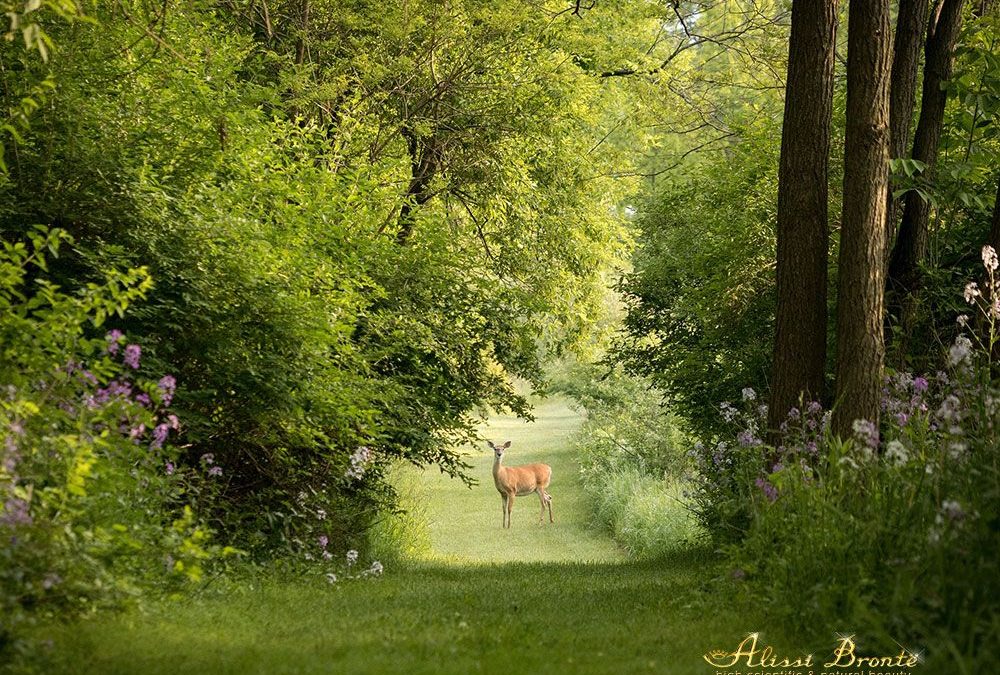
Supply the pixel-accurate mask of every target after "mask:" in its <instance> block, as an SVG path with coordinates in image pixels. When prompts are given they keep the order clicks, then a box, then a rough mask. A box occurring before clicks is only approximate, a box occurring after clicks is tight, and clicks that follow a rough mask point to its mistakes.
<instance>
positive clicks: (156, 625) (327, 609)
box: [37, 400, 781, 675]
mask: <svg viewBox="0 0 1000 675" xmlns="http://www.w3.org/2000/svg"><path fill="white" fill-rule="evenodd" d="M536 412H537V415H538V421H537V422H536V423H534V424H525V423H524V422H521V421H518V420H515V419H512V418H503V417H501V418H496V419H494V420H492V421H491V423H490V425H489V428H488V429H487V430H485V433H486V434H487V435H488V436H490V437H492V438H494V439H496V440H498V441H503V440H508V439H509V440H511V441H512V442H513V444H512V447H511V449H510V450H509V455H510V462H511V463H512V464H515V463H526V462H532V461H545V462H548V463H550V464H551V465H552V467H553V479H552V485H551V493H552V495H553V500H554V502H553V512H554V515H555V518H556V522H555V524H553V525H548V524H545V525H540V524H539V523H538V522H537V521H538V510H539V505H538V500H537V498H535V497H534V496H531V497H526V498H523V499H520V500H518V501H517V503H516V504H515V512H514V518H513V524H514V526H513V528H512V529H510V530H502V529H501V527H500V497H499V495H498V494H497V492H496V489H495V488H494V487H493V484H492V476H491V474H490V466H491V463H492V457H491V455H490V454H488V452H487V450H486V448H485V447H484V448H482V449H480V448H472V449H470V453H471V454H470V460H471V461H472V463H473V472H474V474H475V475H476V476H477V477H478V478H479V479H480V485H478V486H477V487H475V488H474V489H471V490H470V489H468V488H465V487H464V486H463V485H462V484H461V482H459V481H454V480H450V479H447V478H445V477H442V476H440V475H437V474H435V473H433V472H424V473H416V472H414V473H412V474H411V475H410V479H413V480H415V481H416V483H417V486H416V490H415V492H414V493H413V494H414V495H415V498H416V499H419V500H422V501H424V502H425V503H424V504H423V505H422V509H423V511H424V512H425V513H426V514H427V518H428V519H429V521H430V522H429V532H430V539H431V553H430V554H427V555H424V556H423V557H422V558H420V559H416V560H410V561H407V562H405V563H399V564H395V565H392V566H389V567H387V569H386V571H385V574H384V575H383V576H381V577H374V578H366V579H355V580H347V581H341V582H338V583H337V584H328V583H326V582H325V581H324V580H323V579H322V578H317V577H311V578H309V579H299V580H287V581H283V582H277V581H273V580H271V581H263V582H261V581H250V580H243V581H236V580H230V581H228V582H225V583H226V584H227V585H225V586H222V587H216V588H210V589H209V590H208V591H207V592H206V593H204V594H202V595H201V596H197V597H188V598H184V599H181V600H175V601H166V600H164V601H160V602H156V603H153V604H152V606H151V607H148V608H147V610H146V611H144V612H138V611H131V612H126V613H122V614H104V615H100V616H98V617H97V618H95V619H91V620H88V621H82V622H77V623H75V624H72V625H66V626H48V627H45V628H44V630H43V631H41V633H40V635H39V637H40V638H41V639H51V641H52V647H51V649H49V650H46V652H45V653H44V654H41V655H39V659H38V661H37V664H38V666H39V670H40V671H41V672H47V673H109V674H114V673H142V674H147V673H148V674H151V675H155V674H157V673H163V674H167V673H170V674H171V675H173V674H177V673H338V674H339V673H408V674H409V673H522V672H538V673H563V672H565V673H642V672H650V673H669V674H671V675H686V674H688V673H690V674H695V673H698V674H701V675H704V674H705V673H708V672H714V669H712V668H711V667H710V666H709V665H708V664H707V663H705V662H704V661H703V659H702V654H704V653H706V652H708V651H709V650H711V649H717V648H722V647H728V648H730V649H732V648H735V645H736V644H737V643H738V642H739V640H740V639H741V638H742V636H743V635H745V634H746V633H747V632H749V631H751V630H755V629H758V628H761V627H762V624H761V623H760V622H759V621H758V620H757V619H756V618H755V617H754V616H753V614H752V613H745V612H744V613H741V612H740V611H737V610H736V609H734V606H733V604H732V602H731V601H730V600H729V599H727V598H724V597H716V596H715V595H713V591H711V590H710V589H711V586H710V585H709V582H710V580H711V578H712V577H713V576H714V575H718V574H724V573H725V572H724V571H723V570H719V569H718V568H717V567H716V566H715V565H714V564H713V560H714V556H712V554H710V553H709V552H706V551H703V550H697V549H682V550H678V551H676V552H674V553H672V554H671V555H670V557H668V558H664V559H662V560H657V561H655V562H649V561H647V562H641V563H640V562H632V561H628V560H626V559H625V558H624V556H623V554H622V553H621V551H620V550H619V549H618V547H616V546H615V545H614V543H613V542H612V541H611V540H610V538H609V537H608V536H607V535H606V534H604V533H603V532H602V531H600V530H598V529H596V528H595V527H594V526H592V525H591V521H592V513H591V510H590V506H589V504H588V501H587V498H586V495H585V494H584V493H583V490H582V487H581V485H580V482H579V479H578V471H577V469H576V464H575V461H574V451H573V447H572V445H571V437H572V434H573V432H574V431H575V430H576V428H577V425H578V424H579V422H580V420H579V419H578V417H577V416H576V415H575V413H573V412H572V411H571V410H570V409H569V408H567V407H566V405H565V403H564V402H561V401H558V400H554V401H548V402H544V403H543V404H542V405H540V406H539V408H538V409H537V411H536ZM220 583H222V582H220ZM764 637H765V638H770V637H771V636H767V635H765V636H764ZM777 646H779V647H780V646H781V644H780V643H779V644H778V645H777Z"/></svg>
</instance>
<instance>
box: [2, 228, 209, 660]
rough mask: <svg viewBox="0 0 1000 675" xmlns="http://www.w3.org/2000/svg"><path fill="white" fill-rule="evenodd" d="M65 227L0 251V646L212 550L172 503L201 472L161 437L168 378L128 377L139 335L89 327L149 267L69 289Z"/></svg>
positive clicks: (142, 288) (167, 577) (171, 385)
mask: <svg viewBox="0 0 1000 675" xmlns="http://www.w3.org/2000/svg"><path fill="white" fill-rule="evenodd" d="M67 239H68V237H67V236H66V235H65V234H64V233H63V232H61V231H59V230H45V229H35V230H33V231H32V232H31V234H30V236H29V238H28V241H27V242H26V243H25V242H8V241H3V244H2V245H3V248H2V251H0V345H2V349H0V383H2V389H0V440H2V443H3V446H2V448H0V652H3V651H6V649H7V648H10V647H12V646H15V647H16V646H18V645H20V646H23V644H22V643H21V639H20V634H21V632H22V630H23V628H24V625H25V624H26V623H29V622H30V621H32V620H33V619H34V617H36V616H39V615H42V616H50V617H51V616H58V617H60V618H63V617H67V616H71V615H74V614H78V613H82V612H87V611H89V610H91V609H92V608H96V607H99V606H105V605H107V604H109V603H114V602H117V601H119V600H121V599H123V598H125V597H127V596H130V595H135V594H136V593H137V591H138V589H139V588H140V587H142V586H144V585H149V584H151V583H152V584H160V585H170V584H171V583H174V582H177V581H184V580H189V581H196V580H198V579H199V578H200V577H201V574H202V567H203V565H204V562H205V560H206V559H207V558H210V557H211V556H212V555H213V553H215V552H216V549H214V548H213V547H211V546H210V545H209V541H208V537H209V533H208V531H207V530H206V529H205V528H204V527H203V526H202V525H201V524H200V523H199V522H198V520H197V519H196V518H195V515H194V512H193V511H192V510H191V509H190V507H188V506H184V507H183V508H181V505H182V504H183V503H184V499H185V489H186V486H192V485H197V484H198V480H197V478H196V477H195V476H193V475H188V474H184V473H183V472H181V471H179V470H177V467H176V450H175V449H174V448H172V447H171V445H170V443H169V440H170V439H171V437H173V436H174V435H176V433H177V431H178V429H179V428H180V420H179V419H178V418H177V417H176V416H175V415H173V414H172V413H170V408H169V406H170V403H171V399H172V397H173V395H174V391H175V387H176V381H175V380H174V378H173V377H171V376H169V375H168V376H164V377H163V378H161V379H160V380H159V381H152V380H147V379H144V378H140V377H136V371H137V369H138V368H139V365H140V359H141V348H140V346H139V345H136V344H126V342H125V338H124V335H123V334H122V333H121V332H120V331H118V330H112V331H110V332H108V333H107V334H104V333H103V332H97V331H96V329H98V328H100V327H101V326H102V325H103V324H104V323H105V322H106V321H107V320H108V319H109V318H111V317H120V316H122V314H123V313H124V310H125V309H126V308H127V307H128V306H129V305H130V304H131V303H132V302H134V301H136V300H138V299H141V298H142V297H143V295H144V294H145V293H146V291H147V290H148V288H149V286H150V279H149V276H148V274H147V273H146V271H145V270H143V269H133V270H128V271H126V272H118V271H114V270H111V271H108V272H107V273H106V275H105V279H104V281H103V283H100V284H98V283H93V284H88V285H87V287H86V288H85V289H83V290H81V291H80V292H79V293H78V294H76V295H67V294H66V293H64V292H62V291H61V290H60V289H59V288H58V287H57V286H56V285H54V284H53V283H52V282H51V281H48V280H47V279H46V278H45V272H46V269H47V256H55V255H56V254H57V253H58V251H59V247H60V244H62V243H64V242H65V241H66V240H67ZM210 473H211V472H210Z"/></svg>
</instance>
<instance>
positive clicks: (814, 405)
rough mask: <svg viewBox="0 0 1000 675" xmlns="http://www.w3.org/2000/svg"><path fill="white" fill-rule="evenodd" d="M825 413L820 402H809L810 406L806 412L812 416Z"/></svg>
mask: <svg viewBox="0 0 1000 675" xmlns="http://www.w3.org/2000/svg"><path fill="white" fill-rule="evenodd" d="M822 411H823V406H822V405H821V404H820V402H819V401H809V405H808V406H806V412H807V413H809V414H810V415H818V414H819V413H821V412H822Z"/></svg>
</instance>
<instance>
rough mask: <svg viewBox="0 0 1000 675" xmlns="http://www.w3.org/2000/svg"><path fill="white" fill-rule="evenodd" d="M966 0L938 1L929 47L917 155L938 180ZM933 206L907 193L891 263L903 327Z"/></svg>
mask: <svg viewBox="0 0 1000 675" xmlns="http://www.w3.org/2000/svg"><path fill="white" fill-rule="evenodd" d="M964 2H965V0H938V2H937V4H936V5H935V6H934V10H933V11H932V12H931V18H930V24H929V26H928V28H927V43H926V46H925V48H924V84H923V91H922V93H921V97H920V119H919V120H918V121H917V131H916V134H915V136H914V140H913V153H912V157H913V159H916V160H919V161H921V162H923V163H924V164H926V165H927V168H926V169H925V170H924V174H923V175H924V178H925V180H927V181H931V180H933V179H934V165H935V164H936V163H937V152H938V145H939V143H940V140H941V130H942V128H943V126H944V108H945V103H946V102H947V92H945V91H944V90H943V89H942V88H941V86H942V84H944V83H945V82H947V81H948V79H949V78H950V77H951V63H952V53H953V52H954V51H955V42H956V41H957V40H958V33H959V30H960V29H961V26H962V5H963V4H964ZM929 219H930V204H928V203H927V202H926V201H924V199H923V198H922V197H921V196H920V195H919V194H918V193H916V192H914V191H911V192H908V193H906V196H905V197H904V201H903V220H902V223H901V224H900V227H899V237H898V238H897V239H896V245H895V246H894V247H893V250H892V257H891V259H890V261H889V282H890V290H891V291H892V292H893V296H894V299H893V305H892V307H891V309H892V310H893V314H896V315H897V316H898V317H899V319H900V322H901V323H902V325H903V326H904V330H905V329H906V327H907V326H909V325H911V324H912V317H913V312H914V306H915V305H914V300H915V297H916V295H917V292H918V289H919V286H920V265H921V264H922V263H923V261H924V258H925V257H926V256H927V238H928V221H929Z"/></svg>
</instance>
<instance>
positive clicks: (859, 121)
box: [833, 0, 892, 438]
mask: <svg viewBox="0 0 1000 675" xmlns="http://www.w3.org/2000/svg"><path fill="white" fill-rule="evenodd" d="M848 16H849V18H848V27H847V40H848V44H847V129H846V135H845V140H844V208H843V214H842V216H841V233H840V258H839V267H840V270H839V277H838V285H837V405H836V407H835V408H834V413H833V431H834V433H836V434H838V435H840V436H841V437H844V438H846V437H848V436H850V434H851V427H852V423H853V422H854V420H857V419H866V420H870V421H872V422H875V423H877V422H878V415H879V398H880V392H881V388H882V369H883V362H884V359H885V343H884V340H883V333H882V297H883V293H884V287H885V284H884V267H885V266H884V256H885V209H886V191H887V186H888V178H889V79H890V70H891V59H892V53H891V38H892V36H891V28H890V25H889V0H871V1H870V2H857V1H855V2H853V3H851V6H850V10H849V14H848Z"/></svg>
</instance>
